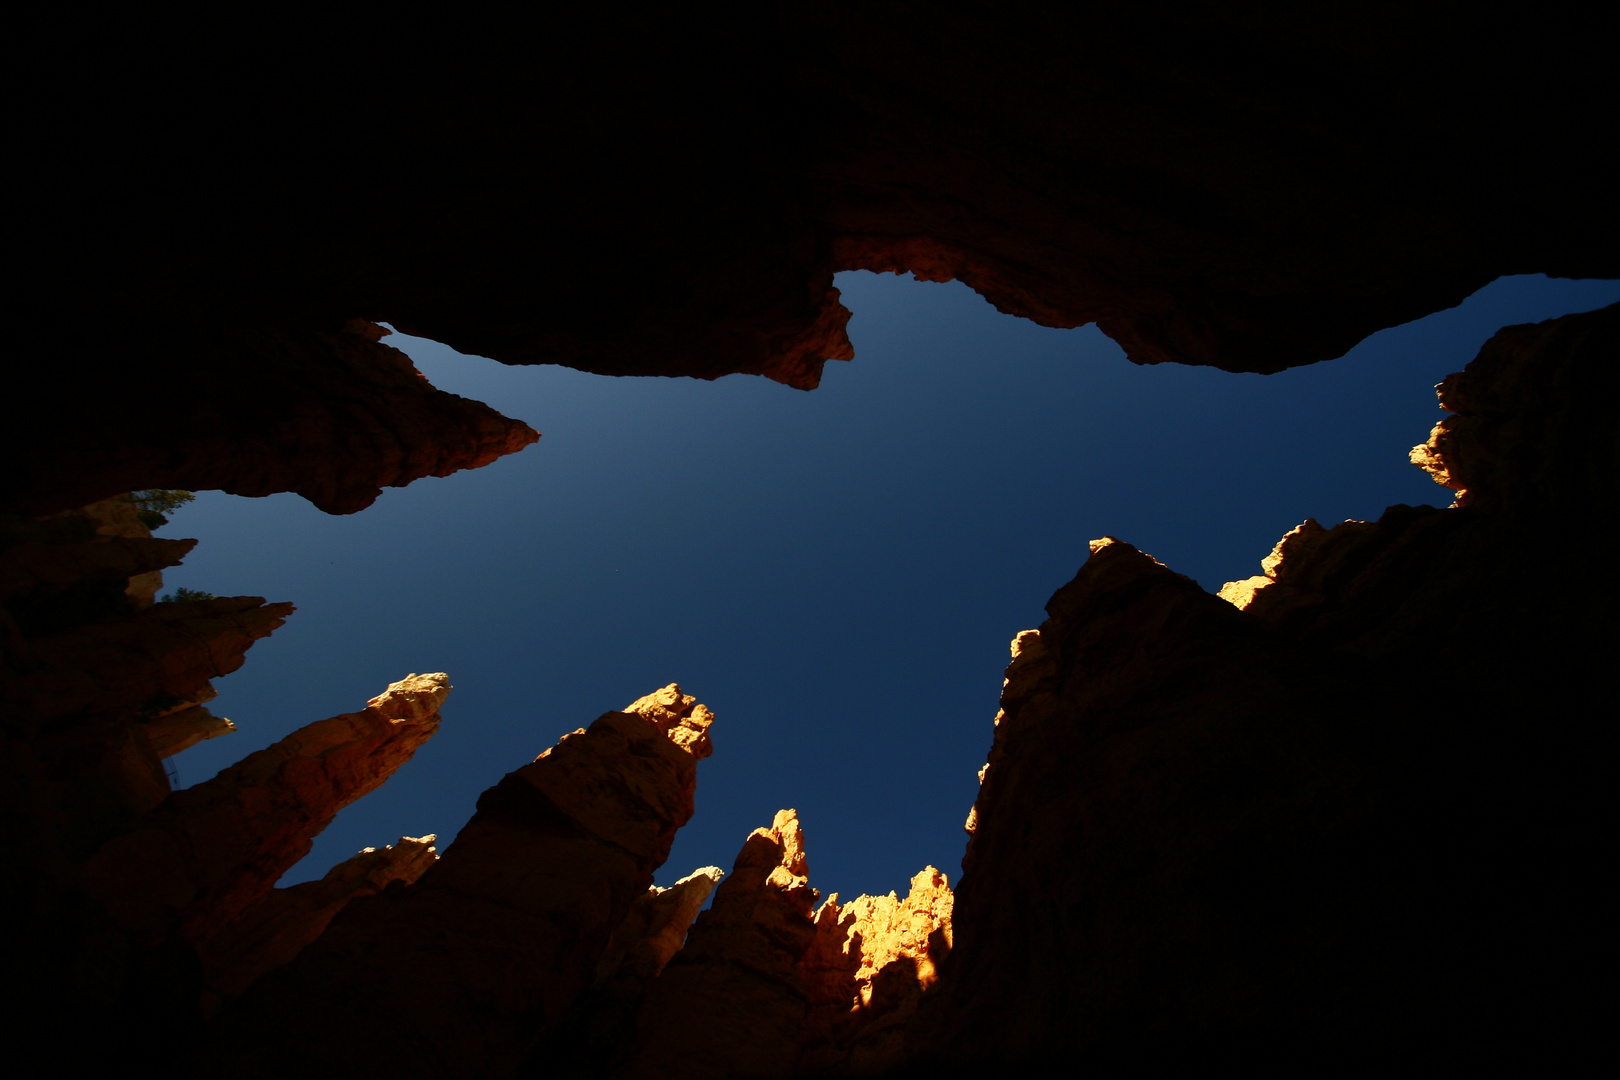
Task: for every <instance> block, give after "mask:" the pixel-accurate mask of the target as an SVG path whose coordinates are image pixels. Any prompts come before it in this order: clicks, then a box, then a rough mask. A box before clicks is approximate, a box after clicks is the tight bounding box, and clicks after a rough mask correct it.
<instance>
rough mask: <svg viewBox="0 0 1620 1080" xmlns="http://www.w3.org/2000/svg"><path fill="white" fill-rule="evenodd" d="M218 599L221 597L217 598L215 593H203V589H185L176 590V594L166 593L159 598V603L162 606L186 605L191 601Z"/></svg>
mask: <svg viewBox="0 0 1620 1080" xmlns="http://www.w3.org/2000/svg"><path fill="white" fill-rule="evenodd" d="M218 599H219V597H217V596H215V595H214V594H213V593H211V592H203V591H202V590H201V589H184V588H181V589H176V590H174V592H172V593H165V594H164V595H162V596H160V597H158V603H160V604H183V603H186V602H188V601H191V600H218Z"/></svg>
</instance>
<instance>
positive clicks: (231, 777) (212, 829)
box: [80, 604, 450, 944]
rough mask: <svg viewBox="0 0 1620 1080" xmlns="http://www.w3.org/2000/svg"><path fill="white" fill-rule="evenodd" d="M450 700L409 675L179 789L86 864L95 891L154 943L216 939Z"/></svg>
mask: <svg viewBox="0 0 1620 1080" xmlns="http://www.w3.org/2000/svg"><path fill="white" fill-rule="evenodd" d="M182 606H185V605H178V604H176V605H170V604H160V605H158V607H159V608H165V607H182ZM154 610H155V609H154ZM449 693H450V680H449V677H448V676H446V675H444V674H442V673H439V674H432V675H414V674H413V675H409V676H407V677H406V678H404V679H402V680H400V681H399V682H396V683H392V684H390V685H389V687H388V689H387V690H385V691H384V692H383V693H381V694H379V695H378V696H376V697H374V698H372V699H371V701H369V702H368V703H367V704H366V707H365V708H364V709H363V710H361V711H360V712H357V713H344V714H343V715H340V716H334V717H332V718H331V719H329V720H320V721H317V722H315V723H313V724H309V725H307V726H305V727H302V728H300V729H298V730H297V731H295V732H293V733H292V734H291V735H289V736H287V737H286V738H285V739H282V740H281V741H280V742H278V743H276V744H275V745H273V746H270V747H267V748H266V749H264V750H260V751H258V752H257V753H254V754H250V755H248V756H247V757H246V758H244V759H243V760H242V761H240V762H238V763H237V764H235V765H233V766H231V767H230V768H228V769H225V770H224V771H222V772H221V773H220V774H219V775H218V776H216V777H214V778H213V779H212V780H208V781H206V782H204V783H201V784H197V785H196V786H194V787H191V788H187V789H186V790H184V791H179V792H176V793H175V794H174V795H172V796H170V797H169V799H167V800H166V801H165V802H164V804H163V805H162V806H160V807H159V808H158V809H156V810H154V811H153V812H152V813H151V814H149V815H147V817H146V818H144V819H143V820H142V821H140V822H139V824H138V825H137V826H136V827H135V828H133V829H131V830H129V831H128V832H125V833H123V834H122V835H120V836H117V837H115V838H113V839H112V840H111V841H109V842H108V843H107V844H106V845H104V846H103V847H102V848H101V850H99V851H98V852H96V854H95V855H94V856H93V857H92V858H91V859H90V860H89V861H88V862H86V863H85V865H84V867H83V868H82V870H81V873H80V880H81V882H82V884H83V887H84V889H85V891H86V892H88V893H89V894H90V895H92V896H94V897H96V898H97V899H98V900H100V901H101V903H102V904H103V905H105V906H106V908H107V909H108V910H109V911H110V912H111V913H112V914H113V916H114V918H115V919H117V920H118V921H119V922H120V923H122V924H124V925H126V926H128V927H131V928H133V929H138V930H139V931H140V932H142V933H144V934H145V935H146V936H148V937H149V938H150V939H152V940H159V939H162V938H164V937H166V936H168V935H170V934H178V935H179V936H180V937H181V938H182V939H184V940H186V941H189V942H192V943H193V944H201V943H203V942H206V941H208V940H209V939H210V938H212V937H213V936H214V935H215V934H217V933H219V932H220V931H221V930H222V929H223V928H224V927H225V926H226V925H228V924H229V923H231V922H234V921H235V920H236V919H237V918H238V917H240V916H241V915H242V914H243V913H244V912H245V911H246V910H247V909H248V907H250V906H251V905H253V904H254V903H256V902H257V901H259V900H260V899H262V898H263V897H264V896H266V895H267V894H269V892H270V890H271V889H272V888H273V887H274V885H275V883H276V880H277V879H278V878H280V877H281V875H282V874H283V873H285V872H286V871H287V870H288V869H289V868H290V867H291V866H292V865H293V864H294V863H296V862H297V861H298V860H299V859H302V858H303V857H304V856H305V855H306V854H308V853H309V849H310V847H311V843H312V840H313V838H314V837H315V835H316V834H318V833H319V832H320V831H321V830H322V829H324V828H326V826H327V825H328V824H329V823H330V822H331V820H332V818H333V817H335V816H336V815H337V812H338V811H339V810H341V809H343V807H345V806H347V805H348V804H349V803H351V802H353V801H354V800H355V799H358V798H360V797H361V796H362V795H365V794H366V793H368V792H370V791H373V790H375V789H376V788H377V787H378V786H379V785H381V784H382V782H383V781H384V780H386V779H387V778H388V777H389V776H391V775H392V774H393V772H394V770H395V769H398V768H399V767H400V766H401V765H403V764H404V763H405V762H407V761H409V760H410V758H411V755H413V754H414V753H415V752H416V750H417V748H418V747H420V746H421V745H422V744H423V743H424V742H426V741H427V740H428V739H429V738H431V737H432V736H433V733H434V732H435V731H437V730H438V726H439V707H440V706H441V705H442V704H443V703H444V700H445V698H446V697H447V696H449Z"/></svg>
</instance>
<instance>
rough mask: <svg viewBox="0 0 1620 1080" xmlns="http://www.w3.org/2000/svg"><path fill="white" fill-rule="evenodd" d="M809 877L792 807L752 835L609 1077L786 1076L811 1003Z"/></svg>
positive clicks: (654, 991)
mask: <svg viewBox="0 0 1620 1080" xmlns="http://www.w3.org/2000/svg"><path fill="white" fill-rule="evenodd" d="M809 873H810V871H809V867H808V865H807V863H806V861H805V854H804V830H803V829H802V828H800V826H799V818H798V815H797V814H796V813H795V812H794V811H792V810H781V811H778V812H777V814H776V817H775V819H774V820H773V821H772V822H771V825H770V828H767V829H755V830H754V831H753V833H751V834H750V835H749V837H748V840H747V841H746V842H745V843H744V844H743V847H742V851H740V852H738V854H737V860H736V862H735V863H734V864H733V865H732V868H731V873H730V874H729V875H727V877H726V880H725V881H723V882H721V883H720V887H719V888H718V889H716V890H715V894H714V904H713V905H712V906H711V907H710V908H709V910H708V911H705V912H704V913H703V914H702V915H700V916H698V919H697V922H695V923H694V924H693V925H692V932H691V934H690V935H689V936H688V937H687V941H686V947H685V948H683V949H682V950H681V951H680V952H679V953H677V954H676V955H675V958H674V959H673V960H672V961H670V964H669V966H668V967H666V968H665V969H664V973H663V975H662V976H660V977H659V979H658V981H657V982H655V983H654V984H653V985H652V987H651V989H650V990H649V991H648V993H647V999H646V1003H645V1005H644V1006H643V1007H642V1010H641V1019H640V1022H639V1023H638V1025H637V1026H638V1029H639V1032H640V1038H639V1040H638V1042H637V1045H636V1047H635V1048H634V1050H633V1051H632V1052H631V1054H630V1057H629V1060H628V1061H627V1062H626V1063H625V1065H624V1066H623V1067H622V1068H621V1069H620V1070H618V1071H617V1072H616V1073H615V1074H614V1075H615V1076H622V1077H626V1078H631V1077H652V1076H660V1077H665V1076H667V1077H722V1076H768V1075H791V1073H792V1072H793V1069H794V1066H795V1064H796V1062H797V1060H798V1050H799V1040H800V1033H801V1031H802V1029H803V1026H804V1019H805V1014H806V1012H807V1010H808V1009H809V1006H810V997H809V992H808V988H807V987H806V984H805V978H804V972H803V970H802V961H803V959H804V956H805V953H806V952H807V951H808V950H809V948H810V945H811V942H812V941H814V940H815V936H816V927H815V923H814V922H813V921H812V919H811V912H812V910H813V909H814V907H815V904H816V901H817V900H818V899H819V894H818V893H817V892H816V891H815V890H814V889H812V888H811V887H810V882H809Z"/></svg>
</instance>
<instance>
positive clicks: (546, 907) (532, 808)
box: [195, 684, 713, 1078]
mask: <svg viewBox="0 0 1620 1080" xmlns="http://www.w3.org/2000/svg"><path fill="white" fill-rule="evenodd" d="M712 721H713V715H712V714H711V713H710V712H709V710H708V709H707V708H705V707H704V706H702V705H699V704H697V702H696V700H695V699H694V698H693V697H691V696H690V695H686V694H682V693H681V691H680V688H679V687H678V686H675V685H673V684H672V685H670V686H667V687H665V688H664V689H662V690H660V691H658V692H656V693H654V694H650V695H648V696H647V697H644V698H641V699H639V700H637V701H635V702H633V703H632V704H631V705H629V706H628V707H627V708H626V710H625V711H623V712H610V713H605V714H603V715H602V716H601V717H599V718H598V719H597V720H596V721H595V722H594V723H592V724H591V726H590V727H589V728H584V729H581V730H579V731H575V732H573V733H572V734H570V735H565V736H564V737H563V738H562V740H561V741H560V742H559V743H558V744H557V745H556V746H555V747H553V748H551V749H550V750H547V751H546V752H545V753H543V754H541V755H540V756H539V757H538V758H536V759H535V760H534V761H533V762H532V763H530V764H529V765H525V766H524V767H523V768H521V769H518V770H517V771H516V772H513V773H510V774H508V775H507V776H506V778H505V779H503V780H502V781H501V782H500V783H499V784H497V785H496V786H495V787H493V788H491V789H490V790H489V791H486V792H485V793H484V795H483V796H482V797H481V798H480V799H479V801H478V812H477V813H476V814H475V815H474V816H473V818H472V820H471V821H469V822H468V823H467V825H466V827H465V828H463V829H462V831H461V833H460V834H459V835H458V836H457V838H456V841H455V843H454V844H452V845H451V846H450V848H449V849H448V850H447V851H446V852H445V854H444V856H443V857H442V858H441V859H440V860H439V861H438V862H437V863H435V864H434V865H433V866H432V867H431V868H430V869H429V870H428V871H427V872H426V873H425V874H423V875H422V877H421V878H420V879H419V880H418V881H417V882H416V883H415V884H414V885H410V886H408V887H397V888H389V889H385V890H384V891H382V892H380V893H378V894H376V895H373V896H369V897H363V898H361V899H358V900H355V901H354V902H352V903H350V904H349V905H348V906H347V907H346V908H344V910H343V911H342V913H341V914H339V915H338V916H337V917H336V918H335V919H333V921H332V923H331V925H330V926H329V927H328V929H327V931H326V933H324V934H323V935H322V936H321V937H320V938H318V939H317V940H316V941H315V942H314V943H313V944H312V945H310V946H309V947H308V948H307V949H305V950H304V952H303V953H301V954H300V955H299V957H298V958H297V959H296V960H295V961H293V962H292V963H290V964H288V965H286V966H285V967H283V968H280V969H278V970H277V971H275V972H272V973H271V974H270V975H268V976H266V977H265V978H264V979H263V980H261V981H260V982H259V983H258V984H257V985H256V986H255V987H253V988H252V989H251V990H249V991H248V993H247V994H245V995H244V996H243V997H242V998H241V999H240V1000H239V1001H238V1002H237V1003H236V1004H235V1006H234V1007H233V1008H232V1009H231V1010H230V1011H228V1012H226V1013H225V1014H223V1015H222V1016H221V1017H220V1018H219V1020H217V1021H216V1022H215V1024H214V1030H213V1032H212V1035H211V1038H210V1039H209V1043H208V1046H207V1047H206V1048H205V1049H204V1050H203V1051H201V1052H200V1053H199V1054H198V1055H197V1057H196V1058H195V1062H196V1064H197V1065H198V1066H199V1067H208V1068H220V1069H229V1070H230V1071H232V1072H235V1073H238V1074H244V1075H249V1076H276V1077H283V1076H288V1075H299V1074H302V1073H306V1072H315V1073H317V1074H322V1075H327V1074H337V1075H355V1076H360V1075H381V1074H387V1075H390V1076H397V1077H469V1078H470V1077H492V1076H505V1075H510V1074H511V1073H512V1072H513V1071H514V1070H515V1069H516V1068H517V1067H518V1065H519V1063H520V1062H521V1061H522V1060H523V1058H524V1056H525V1055H526V1054H527V1053H528V1052H529V1051H530V1049H531V1048H532V1047H533V1046H534V1045H535V1044H536V1043H537V1041H538V1040H539V1039H540V1038H541V1037H543V1036H544V1035H545V1034H546V1033H547V1032H548V1031H549V1030H550V1029H552V1028H553V1027H554V1026H555V1025H556V1024H557V1023H558V1022H559V1021H560V1020H561V1019H562V1017H563V1016H564V1014H565V1013H566V1012H567V1011H568V1009H569V1008H570V1006H571V1005H572V1004H573V1003H574V1001H575V1000H576V999H577V998H578V996H579V995H580V993H581V992H582V991H583V990H584V989H585V988H586V987H587V986H589V985H590V984H591V982H592V980H593V979H594V977H595V975H596V972H597V966H598V963H599V961H600V960H601V957H602V955H603V953H604V951H605V950H606V948H607V946H608V942H609V939H610V937H611V935H612V934H613V932H614V930H615V929H616V928H618V927H619V926H620V925H621V924H622V923H623V922H624V920H625V916H626V913H627V912H628V911H629V910H630V908H631V905H632V904H633V903H634V902H635V901H636V899H637V898H638V897H641V896H643V895H644V894H645V893H646V892H647V890H648V886H649V885H651V884H652V874H653V871H654V869H656V868H657V867H658V866H659V865H660V864H661V863H662V862H663V861H664V859H665V857H667V855H668V854H669V847H670V844H671V842H672V841H673V840H674V836H675V832H676V830H677V829H679V828H680V826H681V825H683V824H685V822H686V821H687V820H688V819H689V818H690V817H691V815H692V811H693V802H692V798H693V791H694V788H695V786H696V777H697V773H696V768H697V763H698V761H699V760H701V759H702V758H704V757H707V756H708V755H709V753H710V743H709V737H708V728H709V725H710V724H711V723H712ZM380 1022H382V1023H384V1024H386V1025H387V1026H386V1027H383V1028H379V1026H378V1025H379V1023H380ZM371 1032H376V1033H377V1036H378V1037H376V1038H371V1037H368V1036H367V1034H365V1033H371Z"/></svg>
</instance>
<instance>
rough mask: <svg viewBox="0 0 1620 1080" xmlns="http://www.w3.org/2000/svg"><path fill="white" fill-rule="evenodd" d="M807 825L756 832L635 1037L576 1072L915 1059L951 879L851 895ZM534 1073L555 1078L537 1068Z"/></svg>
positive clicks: (723, 1069)
mask: <svg viewBox="0 0 1620 1080" xmlns="http://www.w3.org/2000/svg"><path fill="white" fill-rule="evenodd" d="M809 872H810V871H809V865H808V862H807V859H806V856H805V842H804V830H803V829H802V828H801V827H800V825H799V819H798V815H797V814H796V813H795V812H794V811H792V810H781V811H778V812H777V814H776V817H775V819H774V820H773V821H772V822H771V825H770V827H769V828H761V829H755V830H754V832H753V833H752V834H751V835H750V836H749V837H748V840H747V841H746V842H745V843H744V844H743V848H742V851H741V852H739V853H738V855H737V860H736V863H735V864H734V865H733V867H732V870H731V873H730V874H729V875H728V876H727V877H726V880H725V881H724V882H723V883H721V885H720V887H719V889H718V890H716V892H715V898H714V906H713V907H711V908H710V909H709V910H708V911H706V912H704V913H703V914H702V915H700V916H698V919H697V921H696V923H694V924H693V926H692V931H691V934H690V936H689V938H688V939H687V942H686V945H685V947H684V948H683V949H682V950H681V951H680V952H679V953H677V954H675V956H674V958H673V959H672V960H671V961H670V963H669V966H668V967H667V968H666V969H665V970H664V972H663V974H662V975H661V976H660V977H659V978H658V979H657V980H656V981H654V982H653V983H652V984H651V985H650V986H649V987H648V988H647V989H646V991H645V998H644V1000H643V1002H642V1004H641V1007H640V1010H639V1015H638V1017H637V1019H636V1022H635V1024H634V1025H633V1026H632V1027H631V1028H630V1029H629V1031H628V1033H627V1037H626V1038H625V1039H624V1045H621V1046H617V1047H605V1048H604V1052H603V1053H602V1054H601V1055H600V1056H599V1057H596V1058H595V1059H593V1060H586V1061H580V1062H577V1063H575V1064H574V1066H573V1069H572V1071H571V1072H570V1073H568V1075H575V1076H581V1077H587V1076H612V1077H625V1078H630V1077H652V1076H690V1077H748V1076H778V1075H780V1076H791V1075H797V1074H799V1073H806V1072H812V1071H821V1070H827V1069H831V1070H835V1071H845V1072H847V1071H850V1070H856V1071H862V1072H868V1071H873V1070H878V1071H881V1070H885V1069H888V1068H892V1067H894V1066H897V1065H899V1064H900V1063H901V1060H902V1051H903V1038H904V1032H905V1027H906V1024H907V1022H909V1020H910V1019H911V1017H912V1015H913V1014H914V1013H915V1011H916V1007H917V1002H918V1000H919V999H920V998H921V996H922V994H923V992H924V991H925V990H926V988H927V987H929V986H930V985H932V984H933V982H934V980H935V978H936V976H937V967H938V964H939V962H940V961H942V960H943V959H944V957H945V956H946V954H948V953H949V951H950V947H951V904H952V895H951V890H950V888H949V887H948V886H947V884H946V881H945V876H944V875H943V874H941V873H940V872H939V871H937V870H935V869H934V868H933V867H927V868H926V869H924V870H923V871H922V872H921V873H919V874H918V875H917V876H916V877H915V878H913V879H912V882H911V890H910V892H909V893H908V895H907V896H906V897H905V898H903V899H902V898H899V897H897V896H896V895H895V894H894V893H890V894H889V895H888V896H882V897H872V896H861V897H857V898H856V899H854V900H852V901H850V902H848V903H846V904H844V905H842V906H840V905H839V903H838V895H837V894H836V893H834V894H833V895H832V896H830V897H828V898H827V900H826V902H825V903H822V904H821V905H820V907H819V909H818V908H817V907H816V904H817V901H818V900H819V898H820V896H819V893H818V892H817V891H816V890H815V889H813V888H811V887H810V883H809ZM534 1075H541V1073H540V1072H538V1071H537V1072H535V1073H534Z"/></svg>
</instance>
